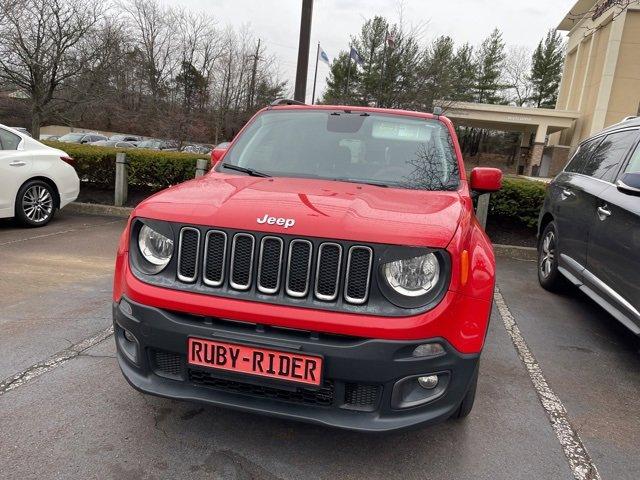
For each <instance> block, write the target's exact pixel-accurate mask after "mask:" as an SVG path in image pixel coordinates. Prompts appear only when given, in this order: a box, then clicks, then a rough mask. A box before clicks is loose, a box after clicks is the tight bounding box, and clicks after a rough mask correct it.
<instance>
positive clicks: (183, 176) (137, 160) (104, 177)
mask: <svg viewBox="0 0 640 480" xmlns="http://www.w3.org/2000/svg"><path fill="white" fill-rule="evenodd" d="M43 143H46V144H47V145H49V146H51V147H54V148H58V149H60V150H64V151H65V152H67V153H68V154H69V155H70V156H71V157H72V158H73V159H74V160H75V168H76V171H77V172H78V176H79V177H80V179H81V180H82V181H84V182H89V183H92V184H94V185H97V186H101V187H107V188H113V187H114V186H115V170H116V153H118V152H125V153H126V154H127V159H128V160H129V172H128V173H129V175H128V178H129V185H135V186H144V187H151V188H153V189H158V190H159V189H162V188H165V187H168V186H170V185H175V184H177V183H181V182H184V181H185V180H190V179H192V178H194V176H195V171H196V160H197V159H199V158H207V156H206V155H198V154H195V153H182V152H162V151H157V150H146V149H135V148H128V149H122V148H112V147H97V146H93V145H79V144H75V143H61V142H43Z"/></svg>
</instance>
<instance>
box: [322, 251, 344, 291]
mask: <svg viewBox="0 0 640 480" xmlns="http://www.w3.org/2000/svg"><path fill="white" fill-rule="evenodd" d="M341 263H342V247H341V246H340V245H338V244H337V243H323V244H322V245H320V248H319V249H318V268H317V270H316V297H318V298H319V299H320V300H328V301H332V300H335V299H336V297H337V296H338V287H339V281H340V264H341Z"/></svg>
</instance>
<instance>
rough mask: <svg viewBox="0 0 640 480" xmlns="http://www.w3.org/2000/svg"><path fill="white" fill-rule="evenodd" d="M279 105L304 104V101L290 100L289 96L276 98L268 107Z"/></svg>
mask: <svg viewBox="0 0 640 480" xmlns="http://www.w3.org/2000/svg"><path fill="white" fill-rule="evenodd" d="M280 105H306V103H304V102H299V101H298V100H291V99H290V98H276V99H275V100H274V101H273V102H271V103H270V104H269V106H270V107H278V106H280Z"/></svg>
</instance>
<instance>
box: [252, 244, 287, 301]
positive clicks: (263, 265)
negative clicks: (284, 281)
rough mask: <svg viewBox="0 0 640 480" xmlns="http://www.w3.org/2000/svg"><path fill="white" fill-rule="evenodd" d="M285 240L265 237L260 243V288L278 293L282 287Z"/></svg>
mask: <svg viewBox="0 0 640 480" xmlns="http://www.w3.org/2000/svg"><path fill="white" fill-rule="evenodd" d="M282 249H283V242H282V239H281V238H278V237H264V238H263V239H262V242H261V243H260V256H259V257H258V258H259V259H260V265H259V267H258V290H260V291H261V292H262V293H276V292H277V291H278V289H279V288H280V271H281V270H282Z"/></svg>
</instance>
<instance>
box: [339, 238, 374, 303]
mask: <svg viewBox="0 0 640 480" xmlns="http://www.w3.org/2000/svg"><path fill="white" fill-rule="evenodd" d="M372 259H373V252H372V251H371V249H370V248H369V247H359V246H358V247H351V248H350V249H349V258H348V259H347V275H346V278H347V284H346V286H345V291H344V298H345V300H347V301H348V302H350V303H364V302H366V301H367V293H368V291H369V278H370V276H371V261H372Z"/></svg>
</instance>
